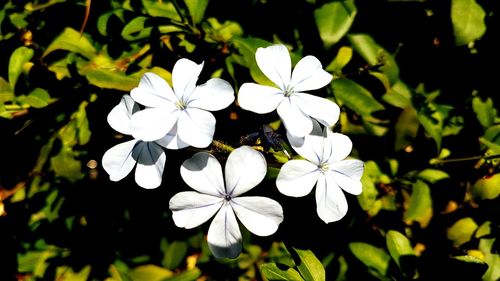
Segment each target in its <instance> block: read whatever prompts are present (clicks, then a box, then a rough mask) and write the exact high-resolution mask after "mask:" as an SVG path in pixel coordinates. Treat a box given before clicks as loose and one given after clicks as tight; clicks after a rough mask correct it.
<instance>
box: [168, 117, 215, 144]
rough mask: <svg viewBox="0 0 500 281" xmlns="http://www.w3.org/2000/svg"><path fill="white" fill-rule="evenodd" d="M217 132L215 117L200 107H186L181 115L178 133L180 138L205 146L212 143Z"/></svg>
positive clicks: (186, 141)
mask: <svg viewBox="0 0 500 281" xmlns="http://www.w3.org/2000/svg"><path fill="white" fill-rule="evenodd" d="M214 132H215V117H214V116H213V115H212V113H210V112H208V111H205V110H203V109H198V108H186V109H184V110H183V111H182V112H181V114H180V115H179V121H178V123H177V133H178V134H179V138H180V139H181V140H182V141H183V142H185V143H187V144H189V145H191V146H194V147H197V148H204V147H207V146H209V145H210V143H212V139H213V136H214Z"/></svg>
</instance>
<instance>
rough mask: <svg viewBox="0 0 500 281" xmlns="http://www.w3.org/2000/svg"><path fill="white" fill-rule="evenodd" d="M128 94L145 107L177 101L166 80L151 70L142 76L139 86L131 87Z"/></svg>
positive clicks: (160, 105)
mask: <svg viewBox="0 0 500 281" xmlns="http://www.w3.org/2000/svg"><path fill="white" fill-rule="evenodd" d="M130 95H131V96H132V98H133V99H134V100H135V101H136V102H138V103H140V104H142V105H144V106H147V107H162V106H165V105H167V104H169V103H173V104H175V102H176V101H177V97H176V96H175V95H174V92H173V91H172V88H170V86H169V85H168V83H167V81H165V80H164V79H163V78H161V77H160V76H158V75H156V74H154V73H152V72H148V73H146V74H144V75H143V76H142V78H141V81H140V82H139V86H138V87H137V88H134V89H132V91H130Z"/></svg>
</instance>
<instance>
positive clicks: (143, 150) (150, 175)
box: [102, 95, 166, 189]
mask: <svg viewBox="0 0 500 281" xmlns="http://www.w3.org/2000/svg"><path fill="white" fill-rule="evenodd" d="M138 110H139V106H137V104H136V103H135V102H134V100H132V98H131V97H130V96H129V95H123V97H122V99H121V101H120V103H119V104H118V105H116V106H115V107H114V108H113V109H112V110H111V112H110V113H109V114H108V123H109V125H110V126H111V127H112V128H113V129H115V130H116V131H118V132H120V133H122V134H124V135H132V130H131V127H130V118H131V116H132V114H133V113H135V112H137V111H138ZM165 159H166V157H165V152H164V151H163V148H162V147H161V146H159V145H158V144H156V143H155V142H145V141H141V140H138V139H133V140H130V141H126V142H124V143H121V144H117V145H115V146H114V147H112V148H110V149H108V151H106V153H104V156H103V157H102V166H103V168H104V170H105V171H106V172H107V173H108V174H109V178H110V179H111V180H112V181H119V180H121V179H123V178H124V177H126V176H127V175H128V174H129V173H130V171H132V169H133V168H134V166H135V165H136V163H137V167H136V169H135V181H136V182H137V184H138V185H139V186H141V187H143V188H148V189H150V188H156V187H158V186H160V184H161V179H162V174H163V169H164V167H165Z"/></svg>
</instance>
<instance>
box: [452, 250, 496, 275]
mask: <svg viewBox="0 0 500 281" xmlns="http://www.w3.org/2000/svg"><path fill="white" fill-rule="evenodd" d="M452 261H454V262H452V263H451V266H453V267H457V268H458V269H457V270H458V272H459V274H456V273H455V274H456V276H460V277H462V278H463V280H474V277H475V278H476V280H486V279H481V278H480V277H481V276H483V274H484V273H485V272H486V270H487V269H488V264H487V263H485V262H484V261H483V260H481V259H479V258H478V257H475V256H471V255H464V256H455V257H452ZM461 273H463V274H461Z"/></svg>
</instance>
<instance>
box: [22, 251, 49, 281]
mask: <svg viewBox="0 0 500 281" xmlns="http://www.w3.org/2000/svg"><path fill="white" fill-rule="evenodd" d="M54 256H56V252H55V251H52V250H45V251H29V252H27V253H24V254H18V255H17V262H18V266H17V270H18V271H19V272H21V273H29V274H33V276H34V277H38V278H42V277H43V276H44V275H45V270H46V269H47V267H48V266H49V263H48V262H47V260H48V259H49V258H51V257H54Z"/></svg>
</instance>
